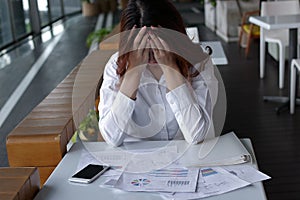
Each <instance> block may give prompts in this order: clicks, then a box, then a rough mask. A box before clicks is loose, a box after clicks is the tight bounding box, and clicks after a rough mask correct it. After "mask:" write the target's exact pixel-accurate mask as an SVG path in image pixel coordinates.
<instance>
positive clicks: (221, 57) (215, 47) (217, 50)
mask: <svg viewBox="0 0 300 200" xmlns="http://www.w3.org/2000/svg"><path fill="white" fill-rule="evenodd" d="M200 45H201V47H202V48H203V49H205V47H206V46H209V47H210V48H211V49H212V55H211V59H212V62H213V64H214V65H227V64H228V60H227V57H226V55H225V52H224V49H223V46H222V44H221V42H220V41H205V42H200Z"/></svg>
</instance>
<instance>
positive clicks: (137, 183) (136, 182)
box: [131, 178, 151, 187]
mask: <svg viewBox="0 0 300 200" xmlns="http://www.w3.org/2000/svg"><path fill="white" fill-rule="evenodd" d="M150 182H151V181H150V180H148V179H145V178H140V179H135V180H133V181H131V184H132V185H134V186H139V187H142V186H145V185H148V184H149V183H150Z"/></svg>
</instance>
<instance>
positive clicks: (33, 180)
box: [0, 167, 40, 200]
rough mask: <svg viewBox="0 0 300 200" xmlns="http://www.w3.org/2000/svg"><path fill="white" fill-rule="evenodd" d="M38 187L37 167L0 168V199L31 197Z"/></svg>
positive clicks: (22, 199)
mask: <svg viewBox="0 0 300 200" xmlns="http://www.w3.org/2000/svg"><path fill="white" fill-rule="evenodd" d="M39 189H40V178H39V173H38V170H37V168H34V167H31V168H11V167H4V168H0V199H1V200H12V199H13V200H28V199H33V198H34V197H35V195H36V194H37V193H38V191H39Z"/></svg>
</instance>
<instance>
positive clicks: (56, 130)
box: [6, 51, 115, 185]
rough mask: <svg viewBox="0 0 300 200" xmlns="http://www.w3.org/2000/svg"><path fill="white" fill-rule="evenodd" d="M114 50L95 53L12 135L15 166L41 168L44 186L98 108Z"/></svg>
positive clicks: (12, 163)
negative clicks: (98, 96) (97, 97)
mask: <svg viewBox="0 0 300 200" xmlns="http://www.w3.org/2000/svg"><path fill="white" fill-rule="evenodd" d="M114 52H115V51H101V52H100V51H94V52H92V53H91V54H90V55H89V56H87V57H86V58H85V59H84V60H83V62H82V63H80V64H79V65H78V66H77V67H76V68H75V69H74V70H73V71H72V72H71V73H70V74H69V75H68V76H67V77H66V78H65V79H64V80H63V81H62V82H61V83H60V84H59V85H58V86H57V87H56V88H55V89H54V90H53V91H52V92H51V93H50V94H49V95H48V96H47V97H46V98H45V99H44V100H43V101H42V102H41V103H40V104H39V105H38V106H36V107H35V108H34V109H33V110H32V111H31V112H30V113H29V114H28V116H27V117H25V119H24V120H23V121H21V122H20V123H19V124H18V125H17V127H16V128H15V129H14V130H13V131H12V132H11V133H9V134H8V136H7V140H6V147H7V154H8V160H9V165H10V166H11V167H37V168H38V170H39V174H40V183H41V185H43V183H44V182H45V181H46V180H47V178H48V176H49V175H50V174H51V172H52V171H53V170H54V168H55V167H56V165H57V164H58V163H59V161H60V160H61V159H62V157H63V156H64V155H65V153H66V152H67V149H66V146H67V143H68V142H69V140H70V139H71V137H72V135H73V134H74V132H75V130H76V127H78V124H79V123H80V122H81V121H82V120H83V119H84V118H85V116H86V115H87V113H88V112H89V110H90V109H93V108H94V106H95V94H96V89H97V85H98V82H99V80H100V79H101V77H102V74H103V70H104V66H105V64H106V62H107V61H108V59H109V58H110V56H111V55H112V54H113V53H114Z"/></svg>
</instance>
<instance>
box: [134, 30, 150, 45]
mask: <svg viewBox="0 0 300 200" xmlns="http://www.w3.org/2000/svg"><path fill="white" fill-rule="evenodd" d="M146 30H147V27H146V26H143V27H142V28H141V29H140V30H139V32H138V34H137V36H136V37H135V39H134V41H133V50H135V49H137V48H138V47H139V45H140V43H141V41H142V39H143V37H144V35H145V34H146V33H147V32H146Z"/></svg>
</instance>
